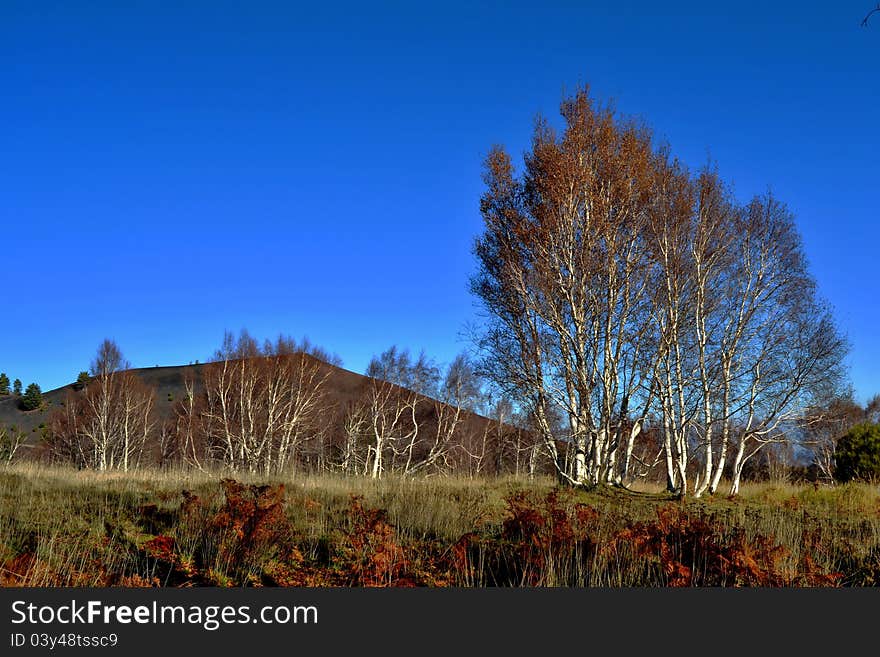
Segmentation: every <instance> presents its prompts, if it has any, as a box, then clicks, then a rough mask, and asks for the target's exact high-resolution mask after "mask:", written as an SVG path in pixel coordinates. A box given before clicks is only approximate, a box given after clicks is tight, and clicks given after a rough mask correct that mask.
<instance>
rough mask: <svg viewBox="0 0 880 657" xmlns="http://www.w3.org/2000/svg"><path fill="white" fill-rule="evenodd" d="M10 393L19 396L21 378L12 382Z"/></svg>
mask: <svg viewBox="0 0 880 657" xmlns="http://www.w3.org/2000/svg"><path fill="white" fill-rule="evenodd" d="M12 393H13V394H14V395H15V396H16V397H21V379H16V380H15V381H13V382H12Z"/></svg>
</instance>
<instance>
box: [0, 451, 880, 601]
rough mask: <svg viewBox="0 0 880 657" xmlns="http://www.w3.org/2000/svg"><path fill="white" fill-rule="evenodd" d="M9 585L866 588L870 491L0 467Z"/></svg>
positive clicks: (874, 561) (872, 572)
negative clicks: (684, 493)
mask: <svg viewBox="0 0 880 657" xmlns="http://www.w3.org/2000/svg"><path fill="white" fill-rule="evenodd" d="M0 583H2V585H5V586H17V585H22V586H864V585H876V584H880V490H878V487H877V486H867V485H845V486H836V487H818V488H816V487H813V486H793V485H786V484H750V485H747V486H745V488H744V490H743V492H742V494H741V496H739V497H738V498H736V499H728V498H725V497H716V498H712V499H704V500H686V501H678V500H673V499H671V498H670V497H669V496H667V495H665V494H663V493H662V492H660V491H656V490H653V491H652V490H642V491H638V492H632V491H623V490H620V489H612V488H602V489H597V490H594V491H574V490H567V489H565V490H564V489H559V488H557V487H556V486H554V484H553V482H552V481H550V480H543V479H542V480H525V479H519V480H517V479H486V480H469V479H453V478H442V479H441V478H438V479H417V480H408V479H401V478H388V479H382V480H379V481H375V480H369V479H363V478H344V477H333V476H321V477H299V478H296V479H290V480H281V479H273V480H265V479H249V478H247V477H244V478H237V479H236V480H233V479H228V478H227V479H224V478H223V476H222V475H221V474H208V473H198V472H159V471H141V472H135V473H127V474H123V473H107V474H98V473H95V472H90V471H75V470H70V469H64V468H48V467H40V466H34V465H27V464H21V465H12V466H8V467H5V468H2V469H0Z"/></svg>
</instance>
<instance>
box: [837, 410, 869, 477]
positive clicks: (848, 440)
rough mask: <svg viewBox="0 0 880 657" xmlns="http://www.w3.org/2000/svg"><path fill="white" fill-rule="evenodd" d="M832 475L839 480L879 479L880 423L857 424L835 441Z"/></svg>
mask: <svg viewBox="0 0 880 657" xmlns="http://www.w3.org/2000/svg"><path fill="white" fill-rule="evenodd" d="M834 460H835V462H836V466H837V467H836V468H835V471H834V476H835V478H836V479H837V480H839V481H852V480H853V479H860V480H867V481H876V480H878V479H880V424H871V423H865V424H858V425H856V426H854V427H853V428H852V429H850V431H849V433H848V434H846V435H845V436H844V437H843V438H841V439H840V440H839V441H838V443H837V450H836V451H835V453H834Z"/></svg>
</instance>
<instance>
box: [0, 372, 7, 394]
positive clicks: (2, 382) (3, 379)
mask: <svg viewBox="0 0 880 657" xmlns="http://www.w3.org/2000/svg"><path fill="white" fill-rule="evenodd" d="M8 394H9V377H8V376H6V372H0V395H8Z"/></svg>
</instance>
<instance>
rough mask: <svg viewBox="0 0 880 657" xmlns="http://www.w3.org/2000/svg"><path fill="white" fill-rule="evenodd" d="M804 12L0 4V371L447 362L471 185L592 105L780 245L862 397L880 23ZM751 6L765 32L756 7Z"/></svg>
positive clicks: (874, 296)
mask: <svg viewBox="0 0 880 657" xmlns="http://www.w3.org/2000/svg"><path fill="white" fill-rule="evenodd" d="M873 4H874V3H873V2H869V0H847V1H843V2H825V3H803V2H792V3H782V2H778V3H776V2H775V3H758V2H754V3H750V2H743V3H706V2H687V3H677V2H665V3H647V2H638V3H637V2H625V1H621V2H615V3H604V2H601V3H600V2H595V3H592V2H572V3H550V6H548V3H543V2H542V3H537V2H532V3H517V2H494V3H484V2H467V3H461V4H455V3H450V2H442V3H413V2H400V3H381V2H377V3H357V4H351V5H347V4H339V3H321V4H320V5H319V6H307V5H298V4H295V3H290V2H278V3H272V2H259V1H253V2H247V3H242V2H217V1H214V2H187V1H181V2H125V3H118V2H115V3H110V2H106V3H100V2H54V3H53V2H30V1H27V2H25V1H18V0H4V2H3V3H2V4H0V85H2V86H0V90H2V91H0V94H2V95H0V98H2V102H0V124H2V130H0V254H2V263H3V270H4V272H5V276H4V281H5V289H6V295H5V297H6V299H7V300H8V303H7V309H6V312H5V313H4V320H5V321H4V330H3V332H2V339H0V371H6V372H8V373H9V374H10V375H11V376H12V377H13V378H15V377H18V378H21V379H22V380H23V381H24V382H25V384H27V383H28V382H30V381H36V382H38V383H40V385H42V387H43V388H44V389H50V388H54V387H57V386H59V385H63V384H65V383H67V382H69V381H71V380H73V378H75V376H76V373H77V372H79V371H80V370H81V369H85V368H86V367H87V366H88V362H89V360H90V358H91V356H92V354H93V352H94V350H95V348H96V346H97V345H98V343H99V342H100V340H101V339H103V338H104V337H113V338H114V339H116V341H117V342H118V343H119V345H120V346H121V347H122V349H123V351H124V353H125V354H126V355H127V357H128V358H129V359H130V360H131V362H132V363H133V365H135V366H152V365H155V364H160V365H170V364H179V363H187V362H190V361H193V360H196V359H201V360H204V359H205V358H206V357H207V356H208V355H209V354H210V353H211V352H212V351H213V349H214V348H216V347H217V346H218V344H219V342H220V339H221V337H222V333H223V331H224V329H226V328H229V329H233V330H238V329H239V328H241V327H243V326H246V327H248V328H249V330H250V331H251V332H252V333H253V334H256V335H259V336H270V335H275V334H277V333H279V332H284V333H290V334H293V335H295V336H303V335H307V336H309V338H311V339H312V340H313V341H314V342H317V343H319V344H322V345H324V346H326V347H327V348H328V349H330V350H332V351H336V352H337V353H339V355H340V356H341V357H342V358H343V360H344V362H345V365H346V367H348V368H350V369H354V370H358V371H362V370H363V369H364V367H365V366H366V364H367V362H368V360H369V358H370V356H371V355H372V354H374V353H378V352H380V351H382V350H384V349H385V348H387V347H388V346H389V345H391V344H392V343H396V344H398V345H400V346H402V347H409V348H411V349H412V350H414V351H417V350H419V349H421V348H424V349H425V350H426V351H427V352H428V354H429V355H431V356H433V357H435V358H436V359H438V360H439V361H441V362H443V361H449V360H451V359H452V357H453V356H454V355H455V353H457V352H458V351H460V350H461V349H463V348H464V347H465V346H466V341H465V337H464V329H465V326H466V325H467V324H468V323H469V322H473V321H475V320H476V319H477V312H476V307H475V305H474V300H473V299H472V298H471V296H470V295H469V293H468V290H467V281H468V277H469V276H470V275H471V273H472V272H473V270H474V260H473V257H472V254H471V251H470V249H471V244H472V242H473V239H474V237H475V235H476V234H477V233H478V231H479V230H480V216H479V212H478V200H479V196H480V194H481V192H482V188H481V180H480V174H481V162H482V159H483V157H484V156H485V154H486V152H487V151H488V149H489V148H490V146H491V145H492V144H495V143H502V144H505V145H506V146H507V147H508V148H509V149H510V150H511V152H512V153H514V154H515V155H516V156H519V155H520V154H521V153H522V152H523V150H524V149H525V148H526V147H527V144H528V140H529V137H530V133H531V127H532V121H533V118H534V116H535V114H536V113H537V112H543V113H545V114H547V115H548V116H551V117H554V118H555V117H556V115H557V107H558V104H559V100H560V97H561V94H562V92H563V90H569V91H570V90H572V89H573V88H574V87H575V86H576V85H578V84H579V83H588V84H589V85H590V86H591V88H592V91H593V93H594V94H595V95H596V96H598V97H600V98H603V99H609V98H613V99H614V100H615V102H616V104H617V107H618V108H619V109H620V110H621V111H622V112H624V113H626V114H630V115H638V116H641V117H643V118H644V119H645V120H646V121H647V122H648V123H650V124H651V125H652V126H653V127H654V129H655V130H656V132H657V134H658V135H659V136H661V137H662V138H665V139H666V140H668V141H669V143H670V144H671V146H672V148H673V150H674V152H675V153H677V154H678V155H680V156H681V157H682V158H683V159H684V160H685V161H686V162H687V163H688V164H690V165H692V166H695V167H696V166H699V165H701V164H702V163H703V162H705V161H706V158H707V157H709V156H711V157H712V158H713V159H714V160H715V161H716V162H717V164H718V166H719V169H720V171H721V173H722V175H723V176H724V177H725V178H726V179H727V180H729V181H731V182H733V184H734V186H735V189H736V192H737V195H738V196H739V197H741V198H743V199H745V198H748V197H750V196H751V195H753V194H756V193H761V192H764V191H766V190H767V189H768V188H771V189H772V190H773V191H774V193H776V194H777V195H778V196H779V197H780V198H781V199H782V200H783V201H785V202H786V203H787V204H788V205H789V206H790V208H791V209H792V210H793V211H794V212H795V214H796V215H797V217H798V223H799V227H800V229H801V232H802V234H803V237H804V242H805V246H806V251H807V254H808V257H809V259H810V263H811V267H812V271H813V273H814V275H815V276H816V278H817V280H818V282H819V287H820V291H821V293H822V294H823V295H824V296H825V297H826V298H827V299H828V300H829V301H830V302H831V303H832V304H833V306H834V307H835V308H836V310H837V317H838V321H839V324H840V327H841V329H842V331H843V332H844V333H845V334H846V335H847V336H848V337H849V340H850V342H851V343H852V354H851V357H850V366H851V374H852V379H853V382H854V384H855V388H856V393H857V397H858V398H859V399H860V400H862V401H864V400H865V399H866V398H867V397H868V396H870V395H871V394H873V393H875V392H880V376H878V374H877V372H878V371H880V343H878V340H877V339H876V335H877V333H878V328H877V327H880V303H878V299H880V294H878V282H880V275H878V265H877V252H878V251H877V234H878V233H877V223H878V219H880V213H878V204H880V158H878V153H880V124H878V122H877V117H878V110H880V18H877V19H876V20H875V21H874V23H873V24H872V25H870V26H869V28H868V29H864V28H861V27H860V26H859V22H860V21H861V18H862V17H863V16H864V14H865V13H866V11H867V10H868V9H870V7H871V6H873ZM768 5H770V6H768Z"/></svg>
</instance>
